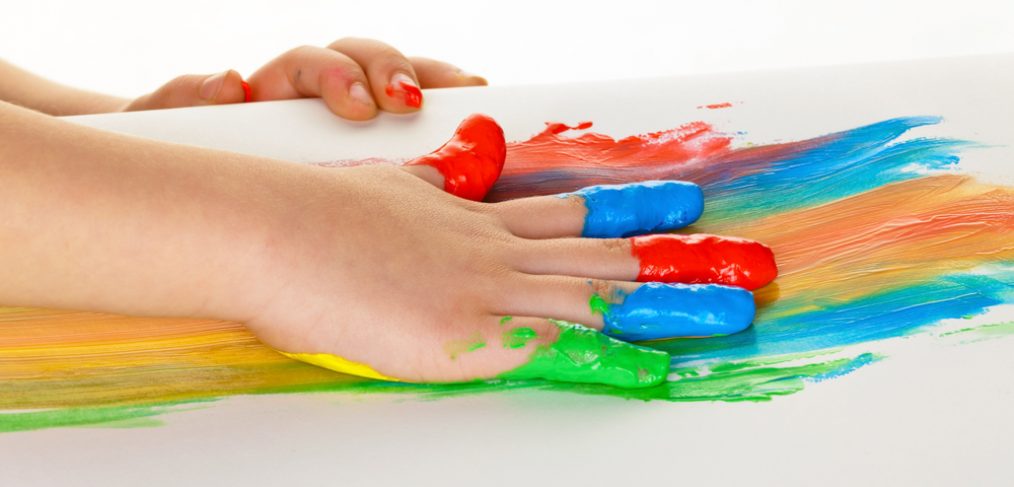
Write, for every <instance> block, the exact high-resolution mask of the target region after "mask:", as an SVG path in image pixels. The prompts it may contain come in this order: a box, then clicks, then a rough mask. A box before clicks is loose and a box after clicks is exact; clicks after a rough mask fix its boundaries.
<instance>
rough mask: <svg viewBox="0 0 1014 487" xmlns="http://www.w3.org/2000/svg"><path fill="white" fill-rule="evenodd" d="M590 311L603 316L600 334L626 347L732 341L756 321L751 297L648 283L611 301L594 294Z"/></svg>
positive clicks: (737, 291)
mask: <svg viewBox="0 0 1014 487" xmlns="http://www.w3.org/2000/svg"><path fill="white" fill-rule="evenodd" d="M589 305H590V306H591V311H592V313H601V315H602V321H603V322H604V323H605V327H604V328H603V329H602V333H605V334H606V335H609V336H611V337H616V338H620V339H623V340H627V341H643V340H659V339H665V338H677V337H706V336H714V335H728V334H731V333H738V332H740V331H743V330H744V329H746V327H748V326H750V322H751V321H753V316H754V302H753V294H751V293H750V291H747V290H745V289H742V288H738V287H732V286H722V285H718V284H665V283H660V282H649V283H645V284H643V285H641V286H640V287H638V288H637V289H636V290H634V291H633V292H631V293H629V294H627V293H623V292H619V291H618V292H617V295H616V296H611V297H610V298H609V299H606V298H603V297H601V296H599V295H598V294H595V295H593V296H592V298H591V301H590V303H589Z"/></svg>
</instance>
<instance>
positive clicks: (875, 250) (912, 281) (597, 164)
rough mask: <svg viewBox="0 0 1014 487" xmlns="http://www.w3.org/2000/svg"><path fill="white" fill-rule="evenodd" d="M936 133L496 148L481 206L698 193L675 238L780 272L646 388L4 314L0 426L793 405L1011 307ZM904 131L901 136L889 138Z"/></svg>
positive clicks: (702, 127) (916, 122)
mask: <svg viewBox="0 0 1014 487" xmlns="http://www.w3.org/2000/svg"><path fill="white" fill-rule="evenodd" d="M939 122H940V119H939V118H937V117H922V116H919V117H903V118H896V119H890V120H884V121H881V122H877V123H873V124H871V125H866V126H862V127H857V128H854V129H850V130H845V131H842V132H837V133H832V134H828V135H824V136H820V137H816V138H812V139H806V140H799V141H794V142H787V143H781V144H771V145H749V146H746V147H739V148H737V147H734V146H733V143H732V142H733V139H732V137H731V136H729V135H726V134H723V133H720V132H718V131H716V130H714V128H713V127H711V126H710V125H708V124H706V123H703V122H692V123H687V124H684V125H681V126H679V127H677V128H675V129H672V130H665V131H661V132H655V133H651V134H644V135H636V136H630V137H625V138H621V139H613V138H611V137H608V136H605V135H601V134H595V133H590V132H589V133H583V134H581V135H578V136H576V137H572V136H570V135H571V134H569V133H568V132H572V131H575V130H583V129H588V128H590V124H589V123H584V124H580V125H578V126H576V127H570V126H567V125H564V124H549V125H548V126H547V128H546V129H545V130H544V131H542V132H541V133H539V134H537V135H535V136H534V137H532V138H531V139H530V140H526V141H522V142H514V143H511V144H509V146H508V154H507V162H506V165H505V167H504V174H503V177H502V178H501V179H500V181H499V182H498V183H497V184H496V185H495V186H494V187H493V190H492V193H491V195H490V198H491V199H493V200H505V199H510V198H517V197H522V196H530V195H537V194H555V193H562V192H570V191H574V190H576V189H578V188H580V187H583V186H588V185H592V184H611V183H626V182H632V181H640V180H645V179H677V180H687V181H692V182H694V183H697V184H698V185H700V186H701V188H702V189H703V191H704V194H705V199H706V203H705V212H704V217H703V218H702V219H701V220H700V221H699V222H698V223H696V224H694V225H693V226H691V227H690V228H688V229H686V230H685V232H686V233H714V234H729V235H735V236H739V237H744V238H750V239H755V240H758V241H761V242H764V243H765V244H767V245H769V246H770V247H771V248H772V250H773V251H774V253H775V255H777V256H778V262H779V267H780V276H779V278H778V279H777V280H776V281H775V282H774V283H773V284H771V285H769V286H767V287H764V288H763V289H760V290H758V291H757V293H756V295H757V301H758V304H759V306H758V314H757V318H756V321H755V322H754V326H753V327H751V328H750V329H748V330H747V331H745V332H743V333H738V334H735V335H729V336H724V337H713V338H705V339H678V340H668V341H656V342H650V345H651V346H653V347H656V348H659V349H661V350H664V351H666V352H669V353H671V354H672V355H673V357H674V359H673V362H672V364H671V368H670V375H669V381H668V382H666V383H664V384H661V385H659V386H655V387H650V388H646V389H637V390H625V389H617V388H612V387H607V386H595V385H575V384H561V383H549V382H545V381H518V380H500V381H491V382H477V383H469V384H456V385H414V384H404V383H398V384H395V383H384V382H376V381H367V380H364V379H360V378H355V377H349V376H345V375H341V374H336V373H333V372H331V371H328V370H325V369H322V368H319V367H315V366H312V365H307V364H303V363H300V362H297V361H294V360H289V359H287V358H285V357H283V356H282V355H280V354H278V353H275V352H273V351H271V350H270V349H268V348H267V347H265V346H263V345H261V344H259V343H258V342H257V341H256V340H255V339H254V338H253V337H252V336H251V335H250V334H249V333H247V332H246V330H245V329H244V328H243V327H242V326H241V325H239V324H236V323H228V322H222V321H212V320H196V319H153V318H136V317H124V316H111V315H104V314H97V313H84V312H73V311H52V310H41V309H25V308H0V431H17V430H31V429H39V428H47V427H57V426H80V425H94V424H102V425H110V426H148V425H151V424H154V423H155V422H157V421H156V420H155V419H153V418H156V417H157V416H158V415H161V414H163V413H166V412H169V411H177V410H181V409H186V408H193V407H207V406H208V405H207V401H211V400H215V399H219V398H223V397H228V396H233V395H238V394H276V393H304V392H316V391H343V392H346V393H373V392H383V393H392V392H402V393H406V394H411V395H413V396H414V397H424V398H441V397H447V396H454V395H461V394H475V393H483V392H497V391H505V390H514V389H546V390H556V391H570V392H574V393H582V394H600V395H611V396H619V397H624V398H630V399H644V400H649V399H651V400H666V401H712V400H720V401H766V400H770V399H771V398H773V397H776V396H780V395H786V394H792V393H796V392H799V391H801V390H803V389H804V388H805V386H806V384H807V383H808V382H814V381H821V380H833V379H834V378H835V377H839V376H841V375H843V374H846V373H849V372H851V371H853V370H856V369H858V368H861V367H865V366H869V365H870V364H875V363H876V362H877V361H879V360H882V359H883V358H884V357H882V356H879V355H874V354H872V353H870V350H871V349H873V343H874V342H876V341H879V340H884V339H890V338H894V337H903V336H909V335H912V334H917V333H923V332H926V331H928V330H931V329H932V327H933V325H934V324H936V323H938V322H939V321H940V320H945V319H950V318H961V317H967V316H974V315H979V314H982V313H983V311H984V310H986V309H987V308H990V307H992V306H995V305H1000V304H1005V303H1008V304H1009V303H1014V291H1012V289H1014V242H1012V241H1011V238H1010V235H1012V231H1014V189H1011V188H1006V187H1001V186H995V185H990V184H985V183H983V182H978V181H976V180H974V179H972V178H971V177H969V176H963V175H956V174H953V173H951V174H948V173H944V172H941V171H935V170H937V169H945V168H948V167H950V166H951V165H953V164H955V163H957V162H959V155H960V153H961V152H962V151H968V150H975V149H976V147H977V146H976V144H974V143H970V142H966V141H959V140H952V139H946V138H928V137H918V128H919V127H921V126H924V125H930V124H936V123H939ZM910 132H911V134H912V135H915V136H916V137H915V138H912V137H905V138H902V136H903V135H905V134H907V133H910ZM371 162H377V161H371ZM913 167H915V168H919V169H920V170H917V171H913V170H912V168H913ZM982 327H983V330H985V331H984V332H983V333H981V334H977V336H978V335H982V336H986V335H1003V336H1008V335H1009V334H1010V333H1011V332H1014V327H1011V326H1009V323H1008V324H1002V323H984V324H983V325H982ZM974 329H976V327H974V326H973V327H972V328H970V329H969V330H974ZM962 333H963V334H968V335H971V334H973V332H967V333H966V332H965V331H962ZM864 347H869V349H868V350H864V349H863V348H864Z"/></svg>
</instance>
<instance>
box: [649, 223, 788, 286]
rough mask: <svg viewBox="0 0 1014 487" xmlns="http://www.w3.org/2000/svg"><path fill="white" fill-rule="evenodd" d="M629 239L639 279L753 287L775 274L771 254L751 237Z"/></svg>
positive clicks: (773, 258)
mask: <svg viewBox="0 0 1014 487" xmlns="http://www.w3.org/2000/svg"><path fill="white" fill-rule="evenodd" d="M630 242H631V253H632V254H633V255H634V257H636V258H637V259H638V261H639V262H640V264H641V271H640V274H638V276H637V280H638V281H639V282H680V283H685V284H727V285H730V286H738V287H742V288H745V289H749V290H753V289H757V288H759V287H763V286H764V285H766V284H767V283H769V282H771V281H773V280H774V278H775V277H776V276H777V275H778V266H777V265H776V264H775V256H774V253H772V252H771V249H770V248H768V247H767V246H766V245H764V244H762V243H760V242H755V241H753V240H747V239H743V238H736V237H720V236H717V235H707V234H703V233H699V234H693V235H675V234H664V235H646V236H642V237H633V238H631V239H630Z"/></svg>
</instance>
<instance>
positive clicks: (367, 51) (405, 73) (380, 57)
mask: <svg viewBox="0 0 1014 487" xmlns="http://www.w3.org/2000/svg"><path fill="white" fill-rule="evenodd" d="M328 48H329V49H333V50H335V51H338V52H340V53H343V54H345V55H347V56H348V57H350V58H352V59H353V60H355V61H356V62H357V63H359V65H360V66H362V68H363V70H364V71H366V76H367V77H368V78H369V80H370V86H371V87H372V89H373V98H374V99H375V100H377V103H378V104H379V105H380V108H381V109H383V110H386V111H389V112H392V113H409V112H414V111H416V110H418V109H419V107H421V106H422V103H423V95H422V91H420V90H419V79H418V78H417V77H416V74H415V69H414V68H413V67H412V63H410V62H409V60H408V59H407V58H405V56H404V55H402V54H401V52H399V51H398V50H397V49H395V48H393V47H391V46H389V45H387V44H384V43H383V42H380V41H375V40H372V39H359V38H353V37H347V38H344V39H339V40H337V41H334V42H332V43H331V45H329V46H328Z"/></svg>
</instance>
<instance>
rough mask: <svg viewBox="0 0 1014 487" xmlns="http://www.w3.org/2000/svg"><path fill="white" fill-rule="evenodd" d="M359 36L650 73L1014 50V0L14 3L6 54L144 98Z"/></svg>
mask: <svg viewBox="0 0 1014 487" xmlns="http://www.w3.org/2000/svg"><path fill="white" fill-rule="evenodd" d="M344 36H362V37H374V38H377V39H381V40H384V41H387V42H389V43H391V44H392V45H394V46H396V47H398V48H399V49H401V50H402V51H403V52H404V53H406V54H408V55H426V56H430V57H435V58H442V59H445V60H448V61H452V62H455V63H457V64H458V65H460V66H461V67H463V68H465V69H466V70H469V71H472V72H475V73H477V74H481V75H484V76H486V77H487V78H488V79H489V80H490V82H491V83H494V84H517V83H539V82H560V81H579V80H605V79H617V78H636V77H647V76H664V75H677V74H691V73H702V72H716V71H736V70H743V69H756V68H771V67H786V66H804V65H817V64H841V63H853V62H863V61H877V60H897V59H907V58H923V57H935V56H947V55H959V54H974V53H991V52H1004V51H1006V52H1010V51H1014V2H1012V1H1009V0H994V1H988V0H963V1H936V0H922V1H890V0H849V1H808V0H794V1H731V0H709V1H692V2H688V1H655V2H645V1H630V0H625V1H623V2H594V1H568V2H561V1H548V0H540V1H518V0H511V1H490V2H484V1H469V2H446V1H444V2H439V1H415V2H411V1H402V0H384V1H358V2H352V1H341V0H332V1H280V0H277V1H270V2H257V1H244V2H238V1H224V0H199V1H194V0H171V1H159V2H145V1H130V2H125V1H109V0H104V1H53V0H33V1H22V2H15V1H12V0H4V2H3V7H2V9H0V56H2V57H4V58H6V59H7V60H8V61H11V62H13V63H15V64H19V65H22V66H25V67H28V68H29V69H32V70H35V71H37V72H39V73H41V74H44V75H47V76H49V77H51V78H54V79H56V80H58V81H62V82H65V83H68V84H73V85H77V86H82V87H86V88H91V89H95V90H100V91H105V92H109V93H112V94H119V95H124V96H127V95H140V94H142V93H145V92H147V91H150V90H153V89H154V88H156V87H157V86H159V85H160V84H162V83H164V82H166V81H168V80H169V79H171V78H173V77H175V76H177V75H180V74H185V73H211V72H218V71H222V70H225V69H228V68H234V69H237V70H239V71H240V72H241V73H242V74H244V75H248V74H250V73H252V72H253V71H254V70H255V69H256V68H257V67H259V66H260V65H262V64H263V63H264V62H266V61H268V60H269V59H271V58H272V57H274V56H276V55H278V54H280V53H281V52H283V51H285V50H287V49H289V48H292V47H296V46H298V45H302V44H320V45H326V44H327V43H329V42H330V41H332V40H335V39H337V38H340V37H344Z"/></svg>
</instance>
